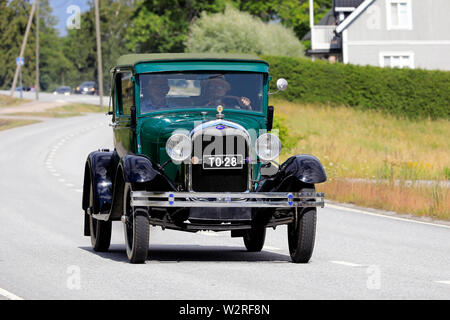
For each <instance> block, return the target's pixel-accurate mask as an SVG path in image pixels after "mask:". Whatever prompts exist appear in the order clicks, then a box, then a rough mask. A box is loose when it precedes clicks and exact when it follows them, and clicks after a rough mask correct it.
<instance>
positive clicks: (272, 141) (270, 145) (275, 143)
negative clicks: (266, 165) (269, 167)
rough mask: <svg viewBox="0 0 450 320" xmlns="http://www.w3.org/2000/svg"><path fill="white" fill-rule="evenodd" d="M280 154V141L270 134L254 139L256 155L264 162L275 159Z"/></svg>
mask: <svg viewBox="0 0 450 320" xmlns="http://www.w3.org/2000/svg"><path fill="white" fill-rule="evenodd" d="M280 152H281V141H280V139H278V137H277V136H276V135H274V134H271V133H264V134H262V135H260V136H259V138H258V139H256V153H257V154H258V157H260V158H261V159H262V160H264V161H270V160H273V159H275V158H277V157H278V156H279V155H280Z"/></svg>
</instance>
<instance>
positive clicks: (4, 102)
mask: <svg viewBox="0 0 450 320" xmlns="http://www.w3.org/2000/svg"><path fill="white" fill-rule="evenodd" d="M26 102H30V100H28V99H20V98H14V97H10V96H5V95H2V94H0V108H5V107H13V106H16V105H19V104H22V103H26Z"/></svg>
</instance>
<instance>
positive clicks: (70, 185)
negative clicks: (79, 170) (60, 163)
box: [66, 183, 74, 188]
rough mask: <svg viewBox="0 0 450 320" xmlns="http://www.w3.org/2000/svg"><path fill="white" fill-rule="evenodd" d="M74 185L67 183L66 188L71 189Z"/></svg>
mask: <svg viewBox="0 0 450 320" xmlns="http://www.w3.org/2000/svg"><path fill="white" fill-rule="evenodd" d="M73 186H74V185H73V184H71V183H66V187H70V188H72V187H73Z"/></svg>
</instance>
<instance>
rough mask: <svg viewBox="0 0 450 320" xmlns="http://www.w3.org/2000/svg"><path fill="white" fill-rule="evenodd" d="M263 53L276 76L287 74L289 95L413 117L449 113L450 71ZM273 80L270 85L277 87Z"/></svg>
mask: <svg viewBox="0 0 450 320" xmlns="http://www.w3.org/2000/svg"><path fill="white" fill-rule="evenodd" d="M262 58H263V59H264V60H266V61H267V62H269V64H270V74H271V76H272V77H273V79H274V80H276V79H277V78H286V79H287V80H288V82H289V88H288V90H286V91H285V92H283V93H280V94H279V97H280V98H285V99H287V100H289V101H296V102H303V103H324V104H328V103H330V104H336V105H337V104H340V105H346V106H350V107H355V108H360V109H377V110H383V111H386V112H389V113H391V114H394V115H397V116H406V117H408V118H413V119H414V118H432V119H436V118H445V119H450V89H449V88H450V72H445V71H428V70H421V69H415V70H410V69H390V68H379V67H372V66H356V65H347V64H341V63H337V64H330V63H328V62H326V61H314V62H313V61H311V60H309V59H305V58H289V57H276V56H263V57H262ZM274 80H273V81H272V82H271V91H275V90H276V88H275V87H276V81H274Z"/></svg>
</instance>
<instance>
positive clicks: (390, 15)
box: [386, 0, 412, 30]
mask: <svg viewBox="0 0 450 320" xmlns="http://www.w3.org/2000/svg"><path fill="white" fill-rule="evenodd" d="M386 7H387V8H386V9H387V29H388V30H393V29H407V30H411V29H412V10H411V0H386Z"/></svg>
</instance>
